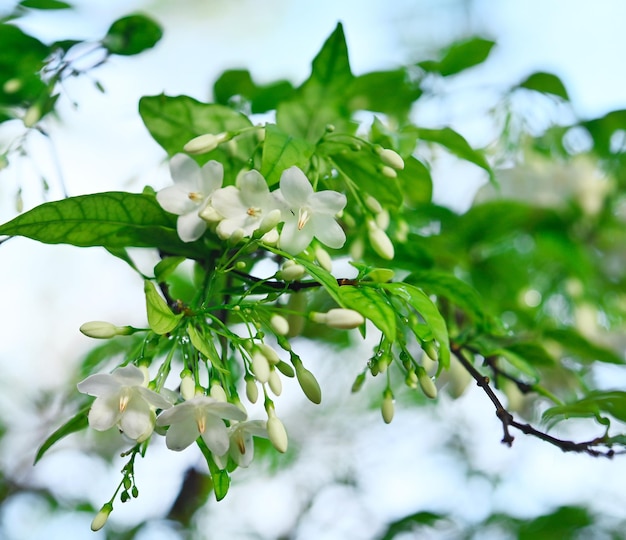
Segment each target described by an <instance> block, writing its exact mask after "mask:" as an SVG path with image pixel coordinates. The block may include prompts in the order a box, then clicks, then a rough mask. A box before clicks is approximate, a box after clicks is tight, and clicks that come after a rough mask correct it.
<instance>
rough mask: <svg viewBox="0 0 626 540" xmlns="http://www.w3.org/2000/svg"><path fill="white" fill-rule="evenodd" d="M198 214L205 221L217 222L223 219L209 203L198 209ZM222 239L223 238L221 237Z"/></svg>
mask: <svg viewBox="0 0 626 540" xmlns="http://www.w3.org/2000/svg"><path fill="white" fill-rule="evenodd" d="M198 215H199V216H200V219H203V220H204V221H206V222H207V223H219V222H220V221H222V220H223V219H224V216H223V215H222V214H220V213H219V212H218V211H217V210H216V209H215V208H213V207H212V206H211V205H210V204H207V205H206V206H205V207H204V208H203V209H202V210H200V212H199V213H198ZM220 238H221V236H220ZM222 240H224V239H223V238H222Z"/></svg>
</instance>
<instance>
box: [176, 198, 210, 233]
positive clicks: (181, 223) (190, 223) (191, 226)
mask: <svg viewBox="0 0 626 540" xmlns="http://www.w3.org/2000/svg"><path fill="white" fill-rule="evenodd" d="M176 231H177V232H178V236H179V237H180V239H181V240H182V241H183V242H193V241H194V240H197V239H198V238H200V237H201V236H202V235H203V234H204V231H206V221H204V220H203V219H202V218H201V217H200V216H199V215H198V208H197V206H196V209H195V210H194V211H192V212H189V213H188V214H185V215H183V216H179V218H178V220H177V221H176Z"/></svg>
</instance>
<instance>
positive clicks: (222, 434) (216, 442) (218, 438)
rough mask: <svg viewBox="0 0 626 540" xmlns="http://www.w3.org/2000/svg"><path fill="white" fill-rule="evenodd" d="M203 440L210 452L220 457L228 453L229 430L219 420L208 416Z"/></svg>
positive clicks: (202, 435)
mask: <svg viewBox="0 0 626 540" xmlns="http://www.w3.org/2000/svg"><path fill="white" fill-rule="evenodd" d="M170 429H171V428H170ZM201 437H202V440H204V442H205V443H206V445H207V446H208V447H209V450H211V452H213V453H214V454H216V455H218V456H223V455H224V454H225V453H226V452H227V451H228V445H229V439H228V430H227V429H226V426H225V425H224V422H222V421H221V420H220V419H219V418H216V417H215V416H211V415H207V416H206V418H205V423H204V433H202V434H201Z"/></svg>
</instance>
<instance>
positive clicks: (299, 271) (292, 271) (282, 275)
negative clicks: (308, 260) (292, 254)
mask: <svg viewBox="0 0 626 540" xmlns="http://www.w3.org/2000/svg"><path fill="white" fill-rule="evenodd" d="M288 263H291V264H288ZM305 274H306V268H305V267H304V266H302V265H301V264H297V263H294V262H293V261H287V262H285V264H283V266H282V268H281V269H280V271H278V272H276V277H277V278H278V279H282V280H283V281H296V280H298V279H300V278H301V277H303V276H304V275H305Z"/></svg>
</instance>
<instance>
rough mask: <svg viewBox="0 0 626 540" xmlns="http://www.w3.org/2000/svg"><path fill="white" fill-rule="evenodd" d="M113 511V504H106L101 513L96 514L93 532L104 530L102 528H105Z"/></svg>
mask: <svg viewBox="0 0 626 540" xmlns="http://www.w3.org/2000/svg"><path fill="white" fill-rule="evenodd" d="M112 511H113V505H112V504H111V503H106V504H105V505H103V506H102V508H101V509H100V512H98V513H97V514H96V516H95V517H94V518H93V521H92V522H91V530H92V531H94V532H95V531H99V530H100V529H102V527H104V525H105V524H106V522H107V520H108V519H109V514H110V513H111V512H112Z"/></svg>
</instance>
